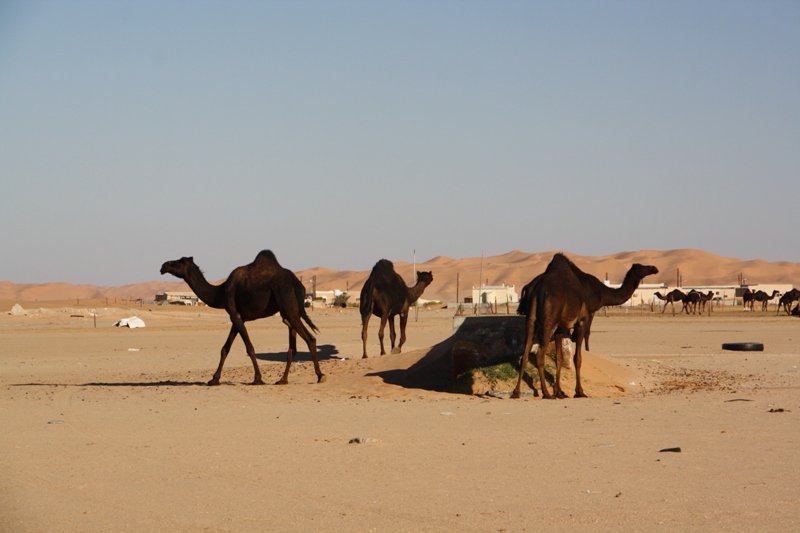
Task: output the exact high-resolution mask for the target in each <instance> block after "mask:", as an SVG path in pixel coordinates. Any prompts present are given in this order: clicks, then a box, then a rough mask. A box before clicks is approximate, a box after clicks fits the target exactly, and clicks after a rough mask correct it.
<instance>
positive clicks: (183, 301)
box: [156, 291, 200, 305]
mask: <svg viewBox="0 0 800 533" xmlns="http://www.w3.org/2000/svg"><path fill="white" fill-rule="evenodd" d="M159 302H164V303H167V304H170V305H173V304H174V305H199V303H200V299H199V298H198V297H197V295H196V294H195V293H193V292H191V291H189V292H165V293H163V294H156V303H159Z"/></svg>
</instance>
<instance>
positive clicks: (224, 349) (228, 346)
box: [208, 324, 239, 385]
mask: <svg viewBox="0 0 800 533" xmlns="http://www.w3.org/2000/svg"><path fill="white" fill-rule="evenodd" d="M238 334H239V330H238V329H236V326H234V325H233V324H231V331H230V333H228V340H226V341H225V344H224V345H223V346H222V350H221V351H220V353H219V366H218V367H217V371H216V372H214V377H212V378H211V381H209V382H208V384H209V385H219V378H220V377H221V376H222V365H224V364H225V359H226V358H227V357H228V352H230V351H231V346H232V345H233V341H234V340H235V339H236V335H238Z"/></svg>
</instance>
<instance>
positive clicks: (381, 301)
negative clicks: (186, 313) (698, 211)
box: [161, 250, 800, 398]
mask: <svg viewBox="0 0 800 533" xmlns="http://www.w3.org/2000/svg"><path fill="white" fill-rule="evenodd" d="M161 274H172V275H173V276H176V277H178V278H180V279H182V280H184V281H185V282H186V283H187V284H188V285H189V287H190V288H191V289H192V290H193V291H194V293H195V294H196V295H197V297H198V298H199V299H200V300H202V301H203V303H205V304H206V305H208V306H209V307H212V308H217V309H225V310H226V311H227V313H228V316H229V317H230V320H231V329H230V332H229V333H228V338H227V340H226V341H225V344H224V345H223V346H222V350H221V351H220V360H219V365H218V367H217V370H216V372H215V373H214V375H213V377H212V378H211V380H210V381H209V382H208V384H209V385H219V381H220V377H221V375H222V367H223V365H224V364H225V359H226V358H227V356H228V352H229V351H230V349H231V345H232V344H233V341H234V340H235V339H236V336H237V335H241V337H242V341H244V344H245V347H246V349H247V355H248V356H249V357H250V360H251V361H252V363H253V370H254V377H253V384H254V385H261V384H263V383H264V382H263V380H262V378H261V371H260V369H259V367H258V362H257V361H256V353H255V349H254V347H253V344H252V342H250V336H249V335H248V333H247V329H246V328H245V325H244V323H245V322H249V321H251V320H256V319H259V318H265V317H269V316H272V315H275V314H279V315H280V317H281V320H282V321H283V323H284V324H285V325H286V326H287V327H288V328H289V350H288V352H287V354H286V368H285V370H284V373H283V376H282V377H281V379H280V380H278V381H277V383H276V385H284V384H286V383H288V379H289V370H290V367H291V364H292V361H293V360H294V357H295V355H296V354H297V336H298V335H299V336H300V337H301V338H302V339H303V340H304V341H305V343H306V345H307V346H308V349H309V352H310V353H311V358H312V360H313V363H314V371H315V373H316V375H317V382H318V383H321V382H324V381H325V379H326V376H325V374H323V373H322V371H321V370H320V366H319V361H318V357H317V344H316V338H315V337H314V335H313V334H312V333H311V331H309V330H308V328H307V327H306V325H308V326H309V327H310V328H311V330H313V331H315V332H316V331H318V329H317V327H316V326H315V325H314V323H313V322H312V321H311V319H310V317H309V316H308V314H307V313H306V311H305V308H304V300H305V288H304V286H303V284H302V282H301V281H300V280H299V279H297V276H296V275H295V274H294V273H293V272H292V271H290V270H288V269H285V268H283V267H282V266H281V265H280V264H279V263H278V260H277V258H276V257H275V254H274V253H272V252H271V251H270V250H262V251H261V252H259V253H258V255H257V256H256V258H255V260H254V261H253V262H252V263H250V264H248V265H244V266H241V267H238V268H236V269H234V270H233V272H231V274H230V275H229V276H228V278H227V279H226V280H225V281H224V282H222V283H221V284H220V285H212V284H210V283H209V282H208V281H207V280H206V279H205V276H204V275H203V272H202V271H201V270H200V268H199V267H198V266H197V265H195V263H194V260H193V258H191V257H182V258H181V259H177V260H175V261H167V262H165V263H164V264H163V265H162V266H161ZM653 274H658V269H657V268H656V267H654V266H648V265H640V264H638V263H637V264H634V265H633V266H632V267H631V268H630V270H628V272H627V274H626V275H625V280H624V281H623V283H622V286H620V287H619V288H617V289H612V288H611V287H608V286H607V285H606V284H605V283H603V282H602V281H600V280H599V279H598V278H596V277H595V276H592V275H591V274H587V273H585V272H583V271H582V270H580V269H579V268H578V267H577V266H576V265H575V264H574V263H573V262H572V261H570V260H569V259H568V258H567V257H566V256H565V255H563V254H561V253H557V254H555V256H553V259H552V260H551V261H550V264H548V266H547V268H546V269H545V271H544V272H543V273H542V274H540V275H538V276H536V277H535V278H534V279H533V280H532V281H531V282H530V283H528V284H527V285H525V287H524V288H523V289H522V293H521V295H520V300H519V307H518V309H517V313H518V314H520V315H524V316H525V349H524V351H523V353H522V361H521V366H520V375H519V379H518V381H517V386H516V388H515V389H514V391H513V393H512V398H519V396H520V387H521V383H522V375H523V374H524V372H525V368H526V367H527V363H528V355H529V354H530V352H531V351H532V350H536V364H537V367H538V370H539V384H540V387H541V389H542V397H544V398H553V397H555V398H564V397H566V394H565V393H564V392H563V391H562V389H561V382H560V379H561V366H562V358H561V350H562V342H561V341H562V340H563V339H566V338H570V339H572V341H573V342H575V343H576V350H575V355H574V359H573V361H574V365H575V397H576V398H581V397H585V396H586V394H585V393H584V392H583V387H582V386H581V379H580V368H581V359H582V354H581V348H582V345H583V344H585V346H586V349H587V350H588V349H589V334H590V332H591V326H592V320H593V318H594V314H595V313H596V312H597V311H598V310H600V309H601V308H603V307H606V306H613V305H621V304H623V303H625V302H626V301H628V300H629V299H630V297H631V296H632V295H633V293H634V292H635V291H636V289H637V288H638V287H639V284H640V283H641V281H642V279H644V278H645V277H646V276H650V275H653ZM431 282H433V274H432V273H431V272H418V273H417V281H416V284H415V285H414V286H413V287H409V286H407V285H406V283H405V281H403V278H401V277H400V275H399V274H397V273H396V272H395V270H394V265H393V264H392V262H391V261H388V260H386V259H381V260H380V261H378V262H377V263H376V264H375V266H374V267H373V269H372V272H371V273H370V275H369V278H368V279H367V281H366V282H365V283H364V287H363V288H362V289H361V300H360V313H361V324H362V328H361V340H362V344H363V354H362V358H366V357H367V326H368V324H369V320H370V317H371V316H372V315H375V316H376V317H378V318H380V326H379V330H378V338H379V340H380V346H381V355H385V354H386V350H385V349H384V342H383V339H384V329H385V326H386V324H387V322H388V324H389V337H390V341H391V353H393V354H395V353H400V351H401V349H402V347H403V344H404V343H405V341H406V323H407V321H408V309H409V306H410V305H412V304H413V303H414V302H415V301H417V300H418V299H419V297H420V296H421V295H422V293H423V291H424V290H425V289H426V288H427V287H428V286H429V285H430V284H431ZM778 294H779V292H778V291H774V292H773V293H772V296H770V295H768V294H766V293H764V292H763V291H756V292H752V291H750V290H749V289H748V290H747V291H745V294H744V298H743V300H744V303H745V306H746V308H747V309H750V310H752V309H753V304H754V303H755V302H760V303H761V304H762V311H766V309H767V303H768V302H769V300H771V299H773V298H775V297H776V296H777V295H778ZM655 296H656V297H658V298H660V299H661V300H664V301H665V304H664V310H662V313H663V312H664V311H665V310H666V307H667V303H669V304H671V305H672V309H673V314H674V312H675V302H681V303H682V304H683V308H682V309H681V312H686V313H687V314H688V313H695V312H696V311H697V309H698V306H699V307H700V312H701V313H702V310H703V308H704V307H705V305H706V303H707V302H709V301H711V299H712V297H713V292H711V291H709V292H708V293H707V294H702V293H699V292H696V291H690V292H689V293H683V292H682V291H680V290H679V289H675V290H673V291H670V292H669V293H667V295H666V296H664V295H662V294H661V293H655ZM797 300H800V291H799V290H797V289H792V290H791V291H789V292H787V293H786V294H784V295H783V296H782V297H781V299H780V302H779V304H778V312H779V313H780V308H781V307H783V308H784V310H785V311H786V313H787V314H789V313H790V311H789V309H790V307H791V304H792V303H794V302H795V301H797ZM748 306H749V307H748ZM791 313H792V314H800V311H798V308H797V307H795V309H794V310H792V312H791ZM398 315H399V317H400V341H399V343H397V347H395V341H396V338H397V335H396V331H395V324H394V318H395V317H396V316H398ZM304 322H305V324H304ZM551 340H555V341H556V342H555V346H556V357H555V361H556V375H555V380H554V383H553V394H552V395H551V394H550V393H549V391H548V390H547V382H546V379H545V375H544V355H545V349H542V347H547V346H548V345H549V343H550V341H551ZM534 341H535V342H534ZM537 347H538V348H537Z"/></svg>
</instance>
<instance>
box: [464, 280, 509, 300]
mask: <svg viewBox="0 0 800 533" xmlns="http://www.w3.org/2000/svg"><path fill="white" fill-rule="evenodd" d="M514 289H515V287H514V285H506V284H505V283H503V284H502V285H481V286H480V287H472V302H471V303H480V304H491V305H494V304H498V305H503V304H505V303H506V302H507V303H510V304H514V303H518V302H519V295H518V294H517V291H516V290H514ZM466 303H470V302H466Z"/></svg>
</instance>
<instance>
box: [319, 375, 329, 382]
mask: <svg viewBox="0 0 800 533" xmlns="http://www.w3.org/2000/svg"><path fill="white" fill-rule="evenodd" d="M326 381H328V376H326V375H325V374H322V375H321V376H319V377H317V383H325V382H326Z"/></svg>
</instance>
